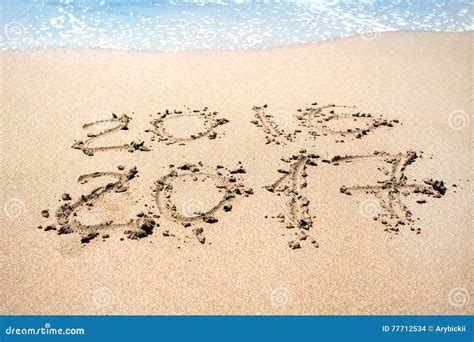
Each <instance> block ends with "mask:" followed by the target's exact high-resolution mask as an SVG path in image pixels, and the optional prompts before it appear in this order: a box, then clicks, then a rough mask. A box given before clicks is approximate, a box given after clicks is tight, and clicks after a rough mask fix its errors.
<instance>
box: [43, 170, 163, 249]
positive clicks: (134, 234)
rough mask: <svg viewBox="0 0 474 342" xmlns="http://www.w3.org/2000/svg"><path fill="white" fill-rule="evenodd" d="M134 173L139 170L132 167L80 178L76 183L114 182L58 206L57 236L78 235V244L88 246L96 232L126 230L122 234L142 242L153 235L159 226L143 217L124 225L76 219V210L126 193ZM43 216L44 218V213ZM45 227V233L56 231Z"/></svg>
mask: <svg viewBox="0 0 474 342" xmlns="http://www.w3.org/2000/svg"><path fill="white" fill-rule="evenodd" d="M137 173H138V171H137V169H136V167H133V168H131V169H130V170H129V171H127V172H94V173H91V174H85V175H82V176H80V177H79V179H78V182H79V183H81V184H84V183H87V182H88V181H89V180H90V179H93V178H99V177H105V176H108V177H113V178H116V179H117V181H116V182H112V183H108V184H106V185H104V186H100V187H98V188H96V189H94V190H92V192H91V193H89V194H88V195H82V196H81V198H80V199H79V200H77V201H75V202H72V203H66V204H63V205H62V206H61V207H59V209H58V210H57V211H56V219H57V222H58V225H59V229H58V230H57V233H58V235H61V234H70V233H78V234H79V235H80V236H81V242H82V243H88V242H89V241H90V240H92V239H94V238H96V237H97V236H98V235H99V232H106V231H111V230H113V229H118V228H127V229H128V230H126V231H124V233H125V234H126V235H127V236H128V238H130V239H141V238H143V237H146V236H148V235H150V234H152V233H153V229H154V228H155V226H159V224H157V223H156V222H155V221H154V220H153V218H151V217H150V216H148V215H145V214H143V215H140V217H139V218H138V219H135V220H133V219H130V220H129V221H128V222H126V223H113V222H112V221H109V222H106V223H101V224H95V225H84V224H82V223H80V222H79V221H78V220H76V219H75V216H76V215H77V211H78V210H79V209H80V208H82V207H85V206H93V205H94V204H95V203H96V202H97V201H98V200H99V199H100V198H102V197H103V196H104V195H105V194H106V193H110V192H115V193H123V192H126V191H128V189H129V182H130V181H131V180H132V179H134V178H135V176H136V174H137ZM44 212H47V211H44ZM48 215H49V214H48ZM43 216H45V215H44V214H43ZM45 217H47V216H45ZM155 217H157V216H155ZM158 217H159V216H158ZM48 227H49V228H48ZM48 227H47V228H48V229H45V230H55V229H56V227H54V226H48ZM108 236H109V235H108V234H104V235H103V236H102V237H103V238H108Z"/></svg>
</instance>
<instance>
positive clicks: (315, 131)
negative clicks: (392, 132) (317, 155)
mask: <svg viewBox="0 0 474 342" xmlns="http://www.w3.org/2000/svg"><path fill="white" fill-rule="evenodd" d="M267 108H268V106H267V105H264V106H262V107H259V106H254V107H253V108H252V109H253V111H254V112H255V119H254V120H252V121H251V123H253V124H254V125H256V126H257V127H260V128H262V130H263V131H264V132H265V133H266V134H267V135H266V144H270V143H275V144H277V145H279V144H284V143H287V142H293V141H294V140H295V138H296V136H297V134H299V133H302V132H303V131H304V132H305V133H308V134H309V135H311V136H312V137H314V138H316V137H318V136H321V135H323V136H327V135H336V136H340V137H346V136H348V135H349V136H352V137H354V138H357V139H360V138H362V137H364V136H365V135H367V134H368V133H369V132H371V131H374V130H375V129H378V128H380V127H393V126H394V125H395V124H398V123H399V120H396V119H395V120H387V119H384V118H383V117H382V116H380V117H374V116H373V115H372V114H370V113H362V112H360V111H359V110H358V109H357V107H355V106H343V105H335V104H328V105H322V106H318V103H317V102H314V103H312V104H311V105H309V106H306V108H305V109H304V110H303V109H298V110H297V114H296V115H294V116H295V118H296V120H295V121H296V128H294V129H293V130H291V131H288V132H287V131H286V128H287V127H278V125H277V124H276V123H275V122H274V120H273V116H274V115H273V114H271V113H267ZM336 110H346V111H347V112H343V113H336ZM288 115H293V114H290V113H288ZM343 119H352V120H353V121H359V122H365V127H357V128H348V129H346V130H335V129H332V128H330V127H328V125H327V123H329V122H331V121H337V120H343ZM288 121H292V120H288ZM337 142H344V141H343V140H340V141H339V140H338V141H337Z"/></svg>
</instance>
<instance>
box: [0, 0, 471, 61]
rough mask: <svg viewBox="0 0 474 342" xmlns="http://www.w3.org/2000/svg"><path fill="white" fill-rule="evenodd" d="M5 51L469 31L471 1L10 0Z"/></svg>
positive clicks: (182, 46) (251, 44)
mask: <svg viewBox="0 0 474 342" xmlns="http://www.w3.org/2000/svg"><path fill="white" fill-rule="evenodd" d="M1 6H2V8H1V11H2V15H1V17H0V25H1V27H2V31H3V32H2V35H1V36H0V49H1V50H17V49H32V48H58V47H71V48H77V47H80V48H112V49H133V50H149V51H164V52H171V51H186V50H203V49H204V50H207V49H225V50H239V49H249V48H266V47H272V46H286V45H290V44H301V43H308V42H316V41H320V40H326V39H331V38H339V37H347V36H352V35H356V34H363V37H364V38H366V39H374V38H376V36H377V32H383V31H398V30H408V31H449V32H459V31H471V30H473V24H472V14H473V6H474V5H473V2H472V0H437V1H436V0H418V1H417V0H411V1H410V0H393V1H385V0H361V1H355V0H326V1H323V0H313V1H303V0H295V1H287V2H276V1H259V2H257V1H244V0H240V1H206V0H201V1H199V0H196V1H171V0H170V1H157V0H147V1H144V0H139V1H131V0H125V1H120V0H16V1H12V0H6V1H2V4H1Z"/></svg>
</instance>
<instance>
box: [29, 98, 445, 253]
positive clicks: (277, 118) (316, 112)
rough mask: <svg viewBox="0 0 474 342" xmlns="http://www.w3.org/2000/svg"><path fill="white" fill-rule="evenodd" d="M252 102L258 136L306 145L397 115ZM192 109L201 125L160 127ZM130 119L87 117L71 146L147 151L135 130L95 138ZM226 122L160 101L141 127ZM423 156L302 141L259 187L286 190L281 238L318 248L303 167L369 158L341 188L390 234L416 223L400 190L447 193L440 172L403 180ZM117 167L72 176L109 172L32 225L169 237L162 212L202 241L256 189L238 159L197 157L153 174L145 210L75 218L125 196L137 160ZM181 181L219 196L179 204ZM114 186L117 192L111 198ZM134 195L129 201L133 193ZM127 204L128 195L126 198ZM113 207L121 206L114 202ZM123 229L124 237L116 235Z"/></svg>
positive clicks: (83, 179) (84, 238) (155, 135)
mask: <svg viewBox="0 0 474 342" xmlns="http://www.w3.org/2000/svg"><path fill="white" fill-rule="evenodd" d="M253 111H254V119H253V120H252V121H251V123H252V124H254V125H255V126H257V127H258V129H259V130H260V131H261V132H262V133H263V134H264V137H265V144H276V145H286V144H292V143H294V142H295V141H297V140H298V139H304V141H305V143H306V146H308V145H309V144H307V142H308V141H315V140H317V139H318V138H319V137H334V138H335V139H336V140H335V142H336V143H343V142H344V141H345V140H346V139H353V140H356V139H362V138H363V137H365V136H367V135H368V134H370V133H371V132H374V131H376V130H379V129H390V128H392V127H394V126H396V125H397V124H400V123H399V121H398V120H387V119H384V118H383V117H382V116H378V117H376V116H374V115H372V114H370V113H362V112H360V111H359V110H357V108H355V107H351V106H337V105H333V104H329V105H318V104H317V103H312V104H311V105H307V106H306V107H305V108H302V109H298V110H296V111H295V114H290V113H288V112H282V111H276V112H271V111H270V110H269V108H268V106H267V105H264V106H261V107H258V106H255V107H254V108H253ZM192 117H195V118H198V119H200V120H202V122H203V123H204V127H203V128H202V129H201V131H200V132H198V133H196V134H193V135H190V136H189V137H184V138H183V137H175V136H174V135H173V134H170V133H169V132H168V131H167V130H166V128H165V123H166V122H167V121H168V120H175V119H178V118H184V119H186V118H192ZM130 122H131V118H130V117H128V116H127V115H125V114H124V115H121V116H117V115H115V114H112V115H111V116H110V117H106V118H104V119H100V120H96V121H94V122H92V123H87V124H85V125H84V126H83V128H84V129H90V128H92V127H94V128H96V129H98V130H99V132H98V133H89V134H87V139H86V140H84V141H77V142H75V143H74V145H73V146H72V147H73V148H75V149H78V150H81V151H82V152H84V153H85V154H86V155H88V156H90V157H93V156H95V155H96V154H97V153H104V152H106V151H112V150H122V151H128V152H149V151H152V150H153V148H152V146H150V145H149V144H148V145H146V144H145V142H144V141H141V140H138V141H132V142H130V143H128V144H117V145H111V146H101V145H100V142H101V140H102V141H105V140H103V139H104V138H105V137H106V136H112V135H115V134H119V133H120V131H124V130H128V129H129V125H130ZM228 122H229V121H228V120H227V119H225V118H221V117H220V116H219V114H218V113H217V112H215V111H214V112H213V111H210V110H209V109H208V108H204V109H202V110H190V109H189V108H186V110H173V111H169V110H166V111H165V112H164V113H160V112H159V113H157V116H156V117H155V118H154V119H153V120H152V121H151V122H150V128H149V129H147V130H146V132H147V133H151V138H150V142H156V143H163V144H181V145H184V144H187V143H192V142H193V141H195V140H198V139H210V140H214V139H216V138H220V133H219V130H220V128H219V127H220V126H222V125H225V124H227V123H228ZM341 126H342V128H341ZM421 157H422V153H421V152H415V151H407V152H401V153H397V154H389V153H386V152H381V151H377V152H374V153H370V154H365V155H344V156H340V155H336V156H332V157H330V156H326V157H322V156H320V155H318V154H316V153H311V152H309V151H307V150H306V149H302V150H300V151H299V153H297V154H295V155H292V156H289V157H283V158H281V162H282V163H283V165H282V167H281V168H280V169H278V170H277V173H278V174H280V176H279V177H277V179H276V181H275V182H274V183H273V184H267V185H265V186H263V187H262V188H261V189H259V191H268V192H270V193H274V194H276V195H278V196H281V197H283V198H284V199H285V201H286V205H285V211H284V213H279V214H278V215H276V216H275V217H272V218H275V219H277V220H279V221H280V222H281V223H282V226H284V227H285V231H286V232H288V235H289V240H288V247H289V248H291V249H297V248H301V247H302V246H303V244H308V245H310V246H313V247H316V248H317V247H319V243H318V241H317V239H316V237H315V236H314V234H313V232H312V230H313V226H314V220H315V216H313V215H312V213H311V212H312V211H313V210H311V209H310V200H309V199H308V198H307V197H306V196H305V192H306V191H305V189H306V188H307V186H308V176H309V170H310V169H313V170H314V171H315V172H330V173H334V169H333V168H335V167H343V166H351V165H355V166H356V167H357V165H360V163H370V164H371V165H373V168H374V170H375V172H376V173H377V178H376V181H375V182H373V184H362V185H360V184H352V185H350V186H349V185H345V184H340V185H339V192H340V194H341V196H344V195H347V196H351V195H356V196H357V195H360V194H365V197H366V200H365V201H363V202H361V203H360V211H361V214H362V215H364V216H366V217H368V218H371V219H373V220H375V221H378V222H380V224H381V225H382V226H383V227H384V230H385V231H387V232H389V233H393V234H398V232H399V231H400V229H402V228H404V227H405V228H408V229H410V230H411V231H413V232H415V233H416V234H419V233H420V232H421V229H420V228H419V227H417V226H416V225H415V220H416V218H415V217H414V215H413V213H412V212H411V211H410V209H409V208H408V207H407V205H405V204H404V201H403V198H404V197H407V196H409V195H413V194H414V195H416V196H417V200H416V202H417V203H419V204H422V203H425V202H426V199H425V198H426V197H427V196H428V197H433V198H439V197H441V196H443V195H444V194H445V193H446V187H445V185H444V183H443V181H437V180H433V179H425V180H424V181H421V182H417V181H413V182H410V181H409V180H408V178H407V176H406V173H405V171H406V169H407V168H408V167H409V166H410V165H411V164H413V163H414V162H415V161H416V160H417V159H418V158H421ZM118 169H119V170H118V172H95V173H92V174H85V175H82V176H80V177H79V179H78V181H79V182H80V183H81V184H86V183H89V182H91V181H93V180H100V179H105V178H112V179H113V181H112V182H108V183H105V185H102V186H99V187H96V188H94V189H93V190H91V191H90V192H89V193H88V194H86V195H81V196H80V198H78V199H76V200H73V199H72V198H71V197H70V195H69V194H67V193H65V194H63V196H62V200H63V201H64V204H63V205H61V206H60V207H59V208H58V209H57V210H56V213H55V217H56V220H57V225H56V224H50V225H46V226H45V228H43V226H38V228H41V229H44V230H46V231H56V232H57V234H60V235H61V234H70V233H77V234H79V236H80V240H81V242H82V243H89V242H90V241H91V240H94V239H99V238H102V239H103V240H105V239H107V238H109V237H110V236H111V234H112V233H114V232H115V231H117V230H121V231H123V233H124V234H125V236H126V237H127V238H129V239H142V238H145V237H147V236H149V235H151V234H153V233H154V232H156V231H157V230H160V231H161V234H162V235H163V236H165V237H177V235H178V234H179V232H178V231H177V232H172V231H170V229H164V228H160V227H162V225H163V221H166V224H167V226H170V224H169V223H171V222H174V223H176V224H177V226H178V227H179V226H183V227H184V228H185V229H184V231H185V233H184V234H185V236H186V237H187V238H189V236H187V235H186V234H191V235H192V236H194V237H195V239H196V241H198V242H199V243H202V244H205V243H206V237H205V228H206V227H209V226H210V225H213V224H215V223H217V222H218V221H219V219H220V217H221V215H226V213H229V212H231V211H232V208H233V205H235V203H234V202H237V201H238V199H239V198H246V197H251V196H252V195H254V190H253V189H251V188H250V187H247V186H246V185H245V179H244V178H245V177H247V176H248V174H247V172H246V170H245V168H244V165H242V163H241V162H239V163H237V164H236V165H234V166H233V167H228V166H222V165H216V166H215V167H211V166H209V165H205V164H203V163H201V162H199V163H197V164H191V163H185V164H182V165H176V166H175V165H170V169H169V171H168V173H167V174H166V175H165V176H163V177H161V178H160V179H158V180H156V181H155V184H154V187H153V190H152V199H153V200H154V201H153V203H152V202H151V201H147V200H145V203H144V208H145V209H144V210H142V211H139V212H138V213H134V214H133V215H130V216H133V217H129V218H126V219H123V220H122V221H121V222H115V221H116V220H111V219H109V220H105V221H104V222H99V223H86V222H83V221H84V220H83V218H82V219H81V217H82V216H83V213H84V212H86V213H87V212H90V211H91V209H92V208H94V209H97V208H99V207H101V206H102V207H103V206H104V203H106V204H108V203H111V200H110V199H111V198H112V197H115V201H116V202H118V203H122V201H124V202H125V203H126V201H130V198H131V197H130V196H131V193H133V190H131V189H130V188H131V187H132V186H133V184H134V182H136V179H137V176H138V173H139V171H138V169H137V168H136V167H132V168H129V169H128V170H126V169H125V167H124V166H122V165H119V166H118ZM189 184H191V185H199V184H205V186H206V187H207V188H209V187H210V186H212V187H214V188H215V189H216V190H217V192H218V194H219V195H218V197H217V199H216V198H215V197H214V198H213V201H214V202H213V204H212V205H202V203H201V202H200V199H199V196H195V197H192V198H190V199H188V201H187V202H185V203H184V204H181V205H178V202H177V198H178V197H179V193H180V189H186V186H188V187H189ZM201 186H202V185H201ZM205 192H208V191H205ZM367 195H369V198H367ZM117 196H119V197H120V196H124V197H123V198H122V199H119V200H117V198H116V197H117ZM138 202H139V201H135V203H138ZM130 205H133V203H132V202H130ZM118 210H119V211H120V208H119V209H118ZM42 215H43V216H44V217H45V218H48V217H49V210H43V212H42ZM265 217H266V218H268V217H267V216H265ZM178 230H179V229H178ZM121 239H122V240H123V237H122V238H121ZM207 243H209V242H207Z"/></svg>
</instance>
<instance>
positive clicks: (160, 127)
mask: <svg viewBox="0 0 474 342" xmlns="http://www.w3.org/2000/svg"><path fill="white" fill-rule="evenodd" d="M158 116H159V117H158V118H157V119H155V120H153V121H151V124H152V125H153V126H154V129H152V130H147V131H149V132H153V133H155V134H156V136H157V137H158V141H164V142H165V143H166V144H167V145H170V144H174V143H181V144H184V143H186V142H190V141H194V140H198V139H201V138H204V137H208V138H209V139H211V140H212V139H215V138H216V137H217V132H216V131H215V130H214V129H215V128H216V127H218V126H221V125H224V124H226V123H228V122H229V120H227V119H225V118H219V117H218V112H210V111H209V110H208V108H207V107H205V108H204V109H202V110H200V109H195V110H190V109H189V108H186V110H185V111H179V110H174V111H173V112H171V111H169V110H168V109H167V110H166V111H165V113H161V112H158ZM182 117H199V118H203V120H204V131H202V132H199V133H197V134H195V135H191V136H190V137H189V138H177V137H174V136H173V135H171V134H170V133H168V132H167V131H166V130H165V128H164V123H165V121H167V120H175V119H178V118H182ZM152 140H154V138H152Z"/></svg>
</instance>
